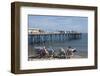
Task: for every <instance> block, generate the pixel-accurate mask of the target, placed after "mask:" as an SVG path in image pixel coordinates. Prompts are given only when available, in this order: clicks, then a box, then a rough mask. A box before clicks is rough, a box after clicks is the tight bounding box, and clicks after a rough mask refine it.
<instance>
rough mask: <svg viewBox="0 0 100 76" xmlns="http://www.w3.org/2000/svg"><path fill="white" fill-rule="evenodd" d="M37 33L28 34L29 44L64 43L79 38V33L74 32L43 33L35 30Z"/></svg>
mask: <svg viewBox="0 0 100 76" xmlns="http://www.w3.org/2000/svg"><path fill="white" fill-rule="evenodd" d="M37 31H38V32H36V31H35V32H31V33H28V42H29V44H42V43H49V42H64V41H66V40H75V39H80V38H81V35H82V34H81V33H79V32H74V31H67V32H64V31H59V32H44V31H42V30H37Z"/></svg>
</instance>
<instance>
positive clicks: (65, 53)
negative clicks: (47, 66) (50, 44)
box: [37, 46, 76, 58]
mask: <svg viewBox="0 0 100 76" xmlns="http://www.w3.org/2000/svg"><path fill="white" fill-rule="evenodd" d="M75 52H76V49H75V48H71V47H70V46H69V47H68V48H67V49H66V50H65V49H63V48H60V49H59V51H58V52H57V51H55V50H54V49H47V48H46V47H45V46H44V47H43V48H42V49H39V50H38V52H37V55H38V57H39V58H71V57H72V56H73V55H74V53H75Z"/></svg>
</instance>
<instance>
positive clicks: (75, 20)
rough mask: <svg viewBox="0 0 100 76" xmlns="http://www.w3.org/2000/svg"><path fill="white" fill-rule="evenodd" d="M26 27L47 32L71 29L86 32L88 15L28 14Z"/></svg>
mask: <svg viewBox="0 0 100 76" xmlns="http://www.w3.org/2000/svg"><path fill="white" fill-rule="evenodd" d="M28 27H29V28H40V29H43V30H44V31H47V32H54V31H58V30H64V31H70V30H73V31H78V32H82V33H87V31H88V17H78V16H43V15H29V16H28Z"/></svg>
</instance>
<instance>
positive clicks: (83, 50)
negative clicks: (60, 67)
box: [29, 33, 88, 58]
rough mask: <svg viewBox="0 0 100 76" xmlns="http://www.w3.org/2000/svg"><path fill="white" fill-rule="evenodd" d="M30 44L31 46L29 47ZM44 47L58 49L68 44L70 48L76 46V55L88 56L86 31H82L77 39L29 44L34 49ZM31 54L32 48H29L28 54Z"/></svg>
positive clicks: (66, 46) (65, 47)
mask: <svg viewBox="0 0 100 76" xmlns="http://www.w3.org/2000/svg"><path fill="white" fill-rule="evenodd" d="M30 46H31V47H30ZM44 46H45V47H46V48H53V49H54V50H55V51H58V50H59V49H60V48H64V49H65V50H66V49H67V48H68V47H69V46H70V47H71V48H76V50H77V53H76V54H77V55H79V56H81V57H82V58H87V57H88V33H82V37H81V38H79V39H71V40H66V41H64V42H51V43H45V44H32V45H29V49H30V48H32V49H34V48H35V47H44ZM30 54H32V50H29V55H30Z"/></svg>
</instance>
